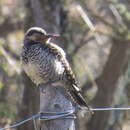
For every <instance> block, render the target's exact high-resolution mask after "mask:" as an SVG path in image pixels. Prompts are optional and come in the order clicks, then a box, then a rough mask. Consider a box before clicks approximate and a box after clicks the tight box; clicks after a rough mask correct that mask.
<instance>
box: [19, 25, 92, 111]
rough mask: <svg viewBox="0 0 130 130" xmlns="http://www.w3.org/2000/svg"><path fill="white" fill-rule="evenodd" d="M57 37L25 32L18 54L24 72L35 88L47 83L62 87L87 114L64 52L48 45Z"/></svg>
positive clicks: (32, 30)
mask: <svg viewBox="0 0 130 130" xmlns="http://www.w3.org/2000/svg"><path fill="white" fill-rule="evenodd" d="M56 37H59V35H58V34H51V33H47V32H46V31H45V30H44V29H43V28H40V27H31V28H30V29H28V30H27V32H26V33H25V36H24V40H23V43H24V44H23V47H22V53H21V59H22V66H23V69H24V71H25V72H26V74H27V75H28V76H29V77H30V79H31V80H32V81H33V82H34V83H35V84H36V85H37V86H38V85H40V84H49V83H51V84H55V83H60V84H62V85H63V86H64V88H65V92H66V93H67V95H69V97H70V98H71V99H73V102H74V103H75V104H76V105H77V106H79V107H80V108H83V107H84V108H87V109H88V110H90V108H89V106H88V104H87V102H86V101H85V98H84V97H83V96H82V94H81V89H80V87H79V85H78V83H77V80H76V78H75V75H74V73H73V71H72V69H71V66H70V64H69V62H68V60H67V58H66V53H65V51H64V50H63V49H62V48H61V47H60V46H58V45H57V44H55V43H52V42H51V39H53V38H56Z"/></svg>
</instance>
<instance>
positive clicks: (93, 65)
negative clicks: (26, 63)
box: [0, 0, 130, 130]
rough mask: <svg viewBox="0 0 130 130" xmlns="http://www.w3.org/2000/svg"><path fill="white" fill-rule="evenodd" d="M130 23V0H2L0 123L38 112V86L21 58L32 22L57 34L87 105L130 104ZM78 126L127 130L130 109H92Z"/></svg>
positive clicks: (28, 129)
mask: <svg viewBox="0 0 130 130" xmlns="http://www.w3.org/2000/svg"><path fill="white" fill-rule="evenodd" d="M129 23H130V1H129V0H21V1H19V0H0V127H5V126H8V125H10V124H12V123H14V122H17V121H20V120H23V119H26V118H27V117H29V116H31V115H33V114H36V113H37V112H38V111H39V92H38V89H36V88H35V87H34V86H35V85H34V84H33V83H32V82H31V81H30V79H29V78H28V77H27V76H26V74H25V73H24V72H23V70H22V67H21V62H20V52H21V47H22V45H23V37H24V33H25V31H26V30H27V29H28V28H29V27H32V26H38V27H43V28H45V29H46V30H47V32H54V33H58V34H60V35H61V37H60V38H59V39H56V40H55V42H56V43H57V44H58V45H59V46H61V47H62V48H63V49H64V50H65V51H66V52H67V58H68V60H69V61H70V63H71V66H72V68H73V70H74V72H75V74H76V77H77V79H78V81H79V83H80V85H81V88H82V90H83V92H84V96H85V97H86V100H87V101H88V102H89V105H91V106H92V107H94V108H95V107H130V92H129V91H130V30H129V29H130V24H129ZM79 128H80V130H130V112H129V111H101V112H95V114H94V115H93V116H92V117H89V118H88V117H87V116H86V117H85V118H84V119H79ZM16 129H17V130H33V129H34V127H33V124H32V122H30V123H27V124H25V125H22V126H20V127H17V128H16Z"/></svg>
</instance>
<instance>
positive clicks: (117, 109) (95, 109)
mask: <svg viewBox="0 0 130 130" xmlns="http://www.w3.org/2000/svg"><path fill="white" fill-rule="evenodd" d="M90 110H92V111H128V110H130V107H110V108H108V107H105V108H91V109H90ZM67 112H68V114H67ZM67 112H61V113H55V115H49V116H45V115H44V118H43V119H42V120H52V119H53V120H54V119H57V118H65V119H66V118H67V116H68V118H70V116H72V115H73V114H74V112H75V111H74V110H68V111H67ZM45 113H48V114H49V113H50V114H52V113H51V112H45ZM43 114H44V112H43ZM59 115H60V116H59ZM45 117H46V118H45ZM40 118H41V114H40V113H38V114H35V115H33V116H31V117H29V118H27V119H25V120H23V121H20V122H18V123H16V124H14V125H10V126H7V127H4V128H0V130H6V129H12V128H15V127H18V126H20V125H23V124H25V123H27V122H29V121H32V120H33V122H34V123H36V122H35V119H40ZM34 125H35V126H36V124H34Z"/></svg>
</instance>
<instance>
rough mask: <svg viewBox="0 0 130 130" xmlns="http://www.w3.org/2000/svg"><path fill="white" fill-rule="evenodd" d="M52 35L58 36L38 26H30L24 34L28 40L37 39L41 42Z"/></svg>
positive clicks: (45, 41) (52, 36)
mask: <svg viewBox="0 0 130 130" xmlns="http://www.w3.org/2000/svg"><path fill="white" fill-rule="evenodd" d="M54 37H59V35H58V34H49V33H46V31H45V30H44V29H42V28H40V27H32V28H30V29H28V30H27V32H26V34H25V39H26V38H27V39H29V40H32V41H38V42H42V43H47V41H48V40H49V39H51V38H54Z"/></svg>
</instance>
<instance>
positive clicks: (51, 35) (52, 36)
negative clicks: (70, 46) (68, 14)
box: [46, 34, 60, 38]
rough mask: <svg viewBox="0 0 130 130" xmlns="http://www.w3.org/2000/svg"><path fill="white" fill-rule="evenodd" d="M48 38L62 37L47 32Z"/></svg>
mask: <svg viewBox="0 0 130 130" xmlns="http://www.w3.org/2000/svg"><path fill="white" fill-rule="evenodd" d="M46 36H47V38H57V37H60V35H59V34H46Z"/></svg>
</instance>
